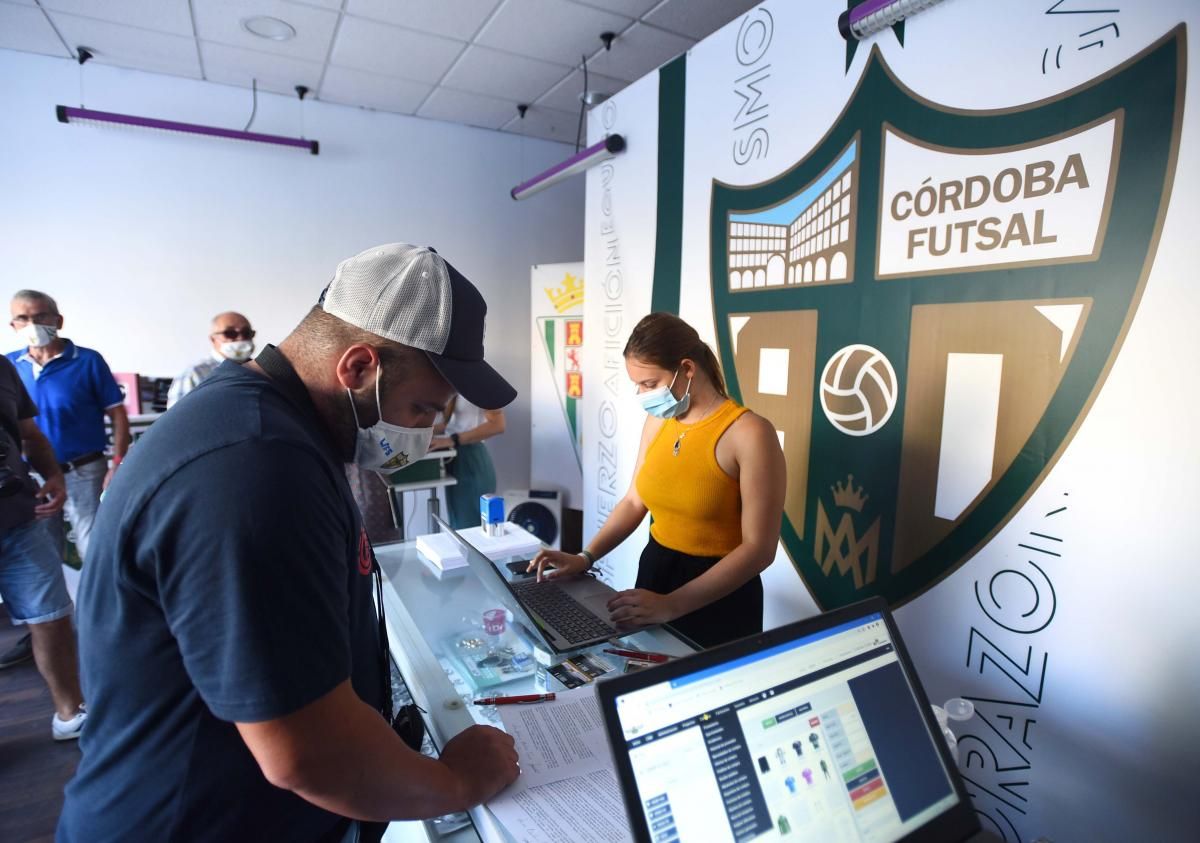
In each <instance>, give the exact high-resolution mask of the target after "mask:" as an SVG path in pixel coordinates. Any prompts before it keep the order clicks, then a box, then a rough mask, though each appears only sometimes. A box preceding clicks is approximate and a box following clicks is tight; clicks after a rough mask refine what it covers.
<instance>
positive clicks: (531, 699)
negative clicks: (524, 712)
mask: <svg viewBox="0 0 1200 843" xmlns="http://www.w3.org/2000/svg"><path fill="white" fill-rule="evenodd" d="M552 699H554V694H553V692H551V693H549V694H519V695H517V696H515V697H484V698H483V699H481V700H475V701H474V702H475V705H516V704H518V703H536V702H548V701H550V700H552Z"/></svg>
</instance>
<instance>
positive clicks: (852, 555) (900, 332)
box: [711, 27, 1186, 609]
mask: <svg viewBox="0 0 1200 843" xmlns="http://www.w3.org/2000/svg"><path fill="white" fill-rule="evenodd" d="M1184 38H1185V36H1184V30H1183V27H1179V28H1178V29H1176V30H1175V31H1173V32H1172V33H1170V34H1169V35H1168V36H1167V37H1165V38H1163V39H1162V40H1160V41H1159V42H1158V43H1156V44H1155V45H1153V46H1151V47H1150V48H1148V49H1147V50H1145V51H1144V52H1142V53H1141V54H1140V55H1138V56H1136V57H1134V58H1133V59H1131V60H1130V61H1128V62H1126V63H1125V64H1123V65H1121V66H1120V67H1118V68H1116V69H1114V70H1113V71H1111V72H1110V73H1107V74H1105V75H1104V76H1101V77H1099V78H1097V79H1095V80H1092V81H1091V82H1089V83H1088V84H1086V85H1084V86H1081V87H1079V88H1077V89H1074V90H1072V91H1069V92H1067V93H1065V94H1062V95H1060V96H1057V97H1054V98H1052V99H1049V100H1045V101H1042V102H1036V103H1031V104H1029V105H1027V106H1023V107H1020V108H1016V109H1007V110H997V111H964V110H956V109H951V108H945V107H941V106H939V105H937V104H934V103H931V102H928V101H925V100H923V99H921V98H920V97H918V96H916V95H915V94H914V93H913V92H911V91H909V90H907V89H906V88H905V87H904V86H903V85H902V84H900V82H899V81H898V80H897V79H896V78H895V77H894V76H893V75H892V73H891V71H890V70H889V68H888V67H887V65H886V64H885V62H884V61H883V59H882V58H881V56H880V55H879V53H878V51H873V52H872V55H871V56H870V58H869V60H868V62H867V65H866V69H865V71H864V73H863V78H862V80H861V81H860V82H859V85H858V87H857V88H856V90H855V92H854V94H853V95H852V97H851V99H850V102H849V103H848V104H847V106H846V107H845V109H844V111H843V112H842V114H841V116H840V117H839V118H838V120H837V121H836V122H835V124H834V126H833V128H832V129H830V131H829V132H828V133H827V134H826V136H825V137H824V138H823V139H822V140H821V141H820V142H819V143H818V144H817V146H816V147H815V148H814V149H813V151H812V152H811V154H809V155H808V156H807V157H806V158H805V159H804V160H802V161H800V162H798V163H796V164H795V166H793V167H792V168H791V169H789V170H788V171H786V172H784V173H781V174H780V175H779V176H778V177H777V178H775V179H773V180H771V181H769V182H765V183H762V184H757V185H752V186H735V185H728V184H723V183H720V182H714V184H713V190H712V212H711V225H712V228H711V243H712V255H711V270H712V284H711V287H712V302H713V310H714V316H715V324H716V331H717V340H718V346H719V350H720V354H721V358H722V362H723V364H724V366H725V368H726V371H727V374H728V378H729V382H730V386H731V388H732V390H733V394H734V397H735V398H737V399H739V400H740V401H742V402H743V403H744V404H746V405H747V406H748V407H750V408H751V409H753V410H755V411H756V412H758V413H760V414H762V415H763V416H765V417H766V418H768V419H770V420H771V421H772V422H774V424H775V426H776V427H777V429H778V432H779V437H780V441H781V443H782V445H783V449H784V454H785V456H786V458H787V465H788V494H787V500H786V504H785V516H784V525H783V542H784V546H785V547H786V549H787V552H788V554H789V555H790V557H791V559H792V561H793V562H794V564H795V566H796V568H797V570H798V571H799V572H800V575H801V576H802V577H803V579H804V581H805V583H806V584H807V586H808V588H809V590H810V591H811V592H812V594H813V596H814V597H815V599H816V600H817V602H818V604H819V605H820V606H821V607H823V608H826V609H828V608H832V607H836V606H839V605H843V604H846V603H849V602H852V601H854V600H858V599H861V598H863V597H866V596H868V595H872V594H880V595H883V596H884V597H886V598H887V599H888V600H889V602H891V603H892V604H893V605H896V604H901V603H904V602H906V601H908V600H910V599H912V598H913V597H915V596H917V595H919V594H920V593H922V592H923V591H924V590H926V589H927V588H929V587H930V586H932V585H933V584H935V583H936V582H938V581H939V580H940V579H941V578H943V577H945V576H947V575H948V574H950V573H951V572H953V571H954V570H955V569H956V568H957V567H958V566H959V565H961V564H962V563H963V562H964V561H965V560H967V559H968V558H970V557H971V555H972V554H973V553H975V552H976V551H977V550H978V549H979V548H980V547H981V546H982V545H983V544H985V543H986V542H987V541H988V540H989V539H990V538H991V537H992V536H993V535H994V534H995V533H996V531H997V530H999V529H1000V528H1001V527H1002V526H1003V525H1004V524H1005V523H1006V522H1007V521H1008V519H1009V518H1010V517H1011V516H1012V515H1013V513H1014V512H1016V511H1017V510H1018V509H1019V508H1020V507H1021V505H1022V504H1023V503H1024V502H1025V501H1026V500H1027V499H1028V497H1029V495H1030V494H1031V493H1032V492H1033V490H1034V489H1036V488H1037V486H1038V484H1039V483H1040V482H1041V480H1042V479H1043V478H1044V477H1045V475H1046V473H1047V471H1048V470H1049V469H1050V468H1051V466H1053V464H1054V463H1055V461H1056V460H1057V459H1058V457H1059V455H1060V454H1061V453H1062V451H1063V449H1064V448H1065V447H1066V445H1067V443H1068V442H1069V441H1070V440H1071V437H1072V436H1073V434H1074V432H1075V430H1076V429H1077V428H1078V426H1079V424H1080V423H1081V422H1082V420H1083V418H1084V417H1085V416H1086V415H1087V412H1088V410H1089V408H1090V406H1091V404H1092V401H1093V400H1094V398H1095V397H1096V394H1097V392H1098V390H1099V388H1100V386H1101V384H1102V383H1103V381H1104V378H1105V376H1106V374H1107V372H1108V369H1109V367H1110V366H1111V365H1112V362H1113V360H1114V359H1115V357H1116V355H1117V352H1118V350H1119V349H1120V346H1121V342H1122V340H1123V339H1124V336H1125V332H1126V330H1127V329H1128V326H1129V323H1130V321H1131V319H1132V318H1133V314H1134V312H1135V311H1136V309H1137V305H1138V301H1139V299H1140V297H1141V293H1142V290H1143V287H1144V285H1145V283H1146V278H1147V276H1148V274H1149V270H1150V266H1151V264H1152V262H1153V259H1154V252H1155V249H1156V246H1157V243H1158V238H1159V233H1160V230H1161V225H1162V220H1163V216H1164V214H1165V210H1166V206H1167V202H1168V199H1169V195H1170V190H1171V184H1172V179H1173V177H1174V170H1175V161H1176V155H1177V150H1178V145H1179V134H1180V128H1181V119H1182V111H1183V98H1184V56H1185V55H1186V50H1185V43H1184Z"/></svg>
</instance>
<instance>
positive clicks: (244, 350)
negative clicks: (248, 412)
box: [167, 310, 254, 410]
mask: <svg viewBox="0 0 1200 843" xmlns="http://www.w3.org/2000/svg"><path fill="white" fill-rule="evenodd" d="M208 341H209V342H210V343H212V350H211V351H209V355H208V357H206V358H204V359H203V360H201V361H200V362H199V363H197V364H196V365H195V366H190V367H188V368H187V369H186V370H185V371H184V372H183V373H182V374H180V375H179V377H177V378H175V380H173V381H172V382H171V391H170V392H169V393H167V409H168V410H169V409H171V408H172V407H174V406H175V404H176V403H177V402H178V401H179V399H180V398H182V397H183V396H185V395H187V394H188V393H189V392H191V391H192V390H193V389H195V388H196V387H197V386H199V385H200V383H201V381H203V380H204V379H205V378H207V377H208V376H209V375H211V374H212V373H213V371H214V370H215V369H216V368H217V367H218V366H220V365H221V364H222V363H223V362H225V361H226V360H232V361H233V362H234V363H245V362H246V361H247V360H249V359H250V355H251V354H253V353H254V329H253V328H251V327H250V320H249V319H247V318H246V317H245V316H243V315H242V314H240V313H235V312H234V311H232V310H230V311H228V312H226V313H218V314H217V315H216V316H214V317H213V320H212V325H211V327H210V328H209V332H208Z"/></svg>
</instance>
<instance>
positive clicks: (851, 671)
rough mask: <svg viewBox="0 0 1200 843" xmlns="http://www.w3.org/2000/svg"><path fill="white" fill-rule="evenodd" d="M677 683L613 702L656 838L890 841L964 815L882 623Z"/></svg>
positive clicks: (801, 640) (828, 634)
mask: <svg viewBox="0 0 1200 843" xmlns="http://www.w3.org/2000/svg"><path fill="white" fill-rule="evenodd" d="M742 652H744V651H742ZM677 673H678V671H675V672H674V673H673V678H670V679H668V680H666V681H663V682H659V683H657V684H648V685H646V686H644V687H640V688H637V689H636V690H632V691H629V692H626V693H620V692H616V691H614V693H615V696H614V700H613V705H614V706H615V712H616V720H617V723H618V724H619V728H620V732H621V735H620V739H621V740H623V742H624V746H623V747H622V748H623V749H624V751H625V752H627V753H628V760H629V765H630V767H631V768H632V773H633V778H634V780H635V784H636V790H637V798H638V801H639V802H640V805H641V808H642V811H643V814H644V817H645V821H646V825H647V828H648V829H649V836H650V839H652V840H655V841H660V840H661V841H674V840H677V839H678V840H684V841H687V840H705V841H718V840H729V841H743V840H759V839H764V840H765V839H770V840H774V839H786V838H788V837H789V836H791V837H794V838H796V839H798V840H820V841H868V842H869V843H886V841H893V840H898V839H900V838H902V837H904V836H905V835H907V834H910V833H911V832H913V831H914V830H915V829H918V828H920V827H921V826H922V825H924V824H925V823H927V822H929V821H931V820H933V819H934V818H936V817H938V816H939V815H940V814H942V813H944V812H946V811H948V810H950V809H951V808H953V807H954V806H955V805H957V804H958V803H959V797H958V795H957V793H956V790H955V787H954V784H953V783H952V780H951V778H950V774H949V773H948V771H947V770H946V768H945V766H944V765H943V762H942V757H941V755H940V754H939V752H938V749H937V747H936V745H935V744H934V743H933V741H934V740H935V739H936V740H942V737H941V735H934V734H932V733H931V732H930V731H929V729H928V728H927V727H926V722H927V719H926V718H925V716H924V715H923V714H922V712H921V710H920V708H919V707H918V706H919V703H918V698H917V696H916V695H915V694H914V690H913V688H912V687H911V686H910V684H909V680H908V677H907V675H906V673H905V670H904V668H903V665H902V663H901V660H900V658H899V655H898V653H897V652H896V647H895V645H894V643H893V641H892V639H891V636H890V633H889V630H888V625H887V623H886V622H885V620H884V618H883V616H882V615H881V614H879V613H873V614H868V615H865V616H860V617H858V618H856V619H854V620H853V621H851V622H849V623H843V624H841V625H839V626H835V627H832V628H829V629H824V630H821V631H819V632H816V633H811V634H808V635H805V636H803V637H798V638H794V639H791V640H785V641H783V642H782V643H774V644H771V645H770V646H768V647H767V648H766V649H763V650H761V651H758V652H753V653H750V654H748V655H735V656H734V657H732V658H731V660H729V661H726V662H724V663H720V662H718V663H717V664H715V665H712V664H711V663H709V666H706V667H701V668H698V669H697V670H696V671H695V672H692V673H684V674H682V675H675V674H677ZM650 679H651V674H647V675H646V676H645V680H646V682H649V680H650ZM610 731H611V730H610ZM613 738H614V743H615V742H616V735H613ZM619 749H620V748H619ZM629 807H630V809H631V810H633V805H632V804H631V805H630V806H629Z"/></svg>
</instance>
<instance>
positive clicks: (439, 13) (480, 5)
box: [346, 0, 501, 41]
mask: <svg viewBox="0 0 1200 843" xmlns="http://www.w3.org/2000/svg"><path fill="white" fill-rule="evenodd" d="M500 3H501V0H454V2H452V3H447V2H437V3H428V2H424V3H423V2H417V0H350V2H349V3H348V4H347V6H346V13H347V14H350V15H357V16H359V17H364V18H371V19H372V20H381V21H384V22H386V23H394V24H397V25H398V26H403V27H405V28H407V29H419V30H421V31H422V32H432V33H434V34H435V35H444V36H446V37H447V38H457V39H458V40H459V41H470V40H471V38H472V37H473V36H474V35H475V33H476V32H478V31H479V27H480V26H482V25H483V22H484V21H485V20H487V19H488V15H490V14H491V13H492V10H494V9H495V8H496V7H497V6H499V5H500Z"/></svg>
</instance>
